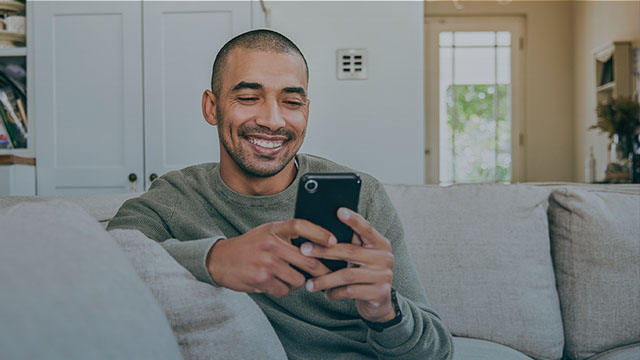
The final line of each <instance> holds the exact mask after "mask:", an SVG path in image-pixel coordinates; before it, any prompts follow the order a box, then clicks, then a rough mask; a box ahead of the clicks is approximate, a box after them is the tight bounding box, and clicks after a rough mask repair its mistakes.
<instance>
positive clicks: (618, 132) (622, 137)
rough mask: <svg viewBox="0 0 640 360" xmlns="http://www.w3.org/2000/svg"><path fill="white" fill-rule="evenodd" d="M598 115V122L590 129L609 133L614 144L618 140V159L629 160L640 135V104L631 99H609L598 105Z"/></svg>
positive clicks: (620, 97) (621, 97)
mask: <svg viewBox="0 0 640 360" xmlns="http://www.w3.org/2000/svg"><path fill="white" fill-rule="evenodd" d="M596 113H597V114H598V121H597V122H596V124H595V125H593V126H591V127H590V128H589V129H599V130H600V131H601V132H606V133H608V134H609V139H611V141H612V142H614V141H615V140H617V145H616V152H617V158H618V159H620V160H626V159H628V158H629V154H631V153H633V150H634V144H635V143H637V141H638V135H639V133H640V104H638V102H637V101H636V100H634V99H632V98H630V97H624V96H619V97H616V98H609V100H607V101H606V102H604V103H600V104H598V107H597V108H596ZM616 138H617V139H616Z"/></svg>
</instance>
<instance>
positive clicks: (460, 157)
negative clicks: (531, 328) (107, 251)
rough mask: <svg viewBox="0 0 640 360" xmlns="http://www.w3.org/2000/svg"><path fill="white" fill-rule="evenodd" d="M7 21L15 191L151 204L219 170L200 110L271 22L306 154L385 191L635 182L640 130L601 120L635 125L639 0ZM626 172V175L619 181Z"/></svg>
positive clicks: (53, 7) (52, 9) (44, 9)
mask: <svg viewBox="0 0 640 360" xmlns="http://www.w3.org/2000/svg"><path fill="white" fill-rule="evenodd" d="M0 9H1V10H0V15H2V17H1V19H3V22H2V24H0V26H1V27H2V29H1V30H0V47H1V48H0V74H2V76H0V103H2V105H3V106H2V107H3V109H0V115H2V119H3V122H2V126H0V194H2V195H10V194H13V195H33V194H36V193H37V194H38V195H82V194H108V193H121V192H129V191H136V192H140V191H144V190H145V189H146V188H148V186H149V184H150V183H151V181H152V180H153V179H155V178H156V177H157V176H161V175H162V174H164V173H166V172H167V171H170V170H176V169H181V168H183V167H186V166H189V165H191V164H196V163H202V162H211V161H218V159H219V147H218V141H217V133H216V129H215V128H214V127H211V126H209V125H208V124H207V123H206V122H205V121H204V120H203V118H202V115H201V110H200V101H201V95H202V92H203V91H204V89H207V88H209V82H210V76H211V66H212V63H213V59H214V57H215V54H216V53H217V51H218V49H219V48H220V47H221V46H222V45H223V44H224V43H225V42H226V41H227V40H229V39H230V38H231V37H233V36H234V35H237V34H239V33H241V32H244V31H247V30H250V29H253V28H263V27H268V28H271V29H274V30H276V31H280V32H282V33H283V34H285V35H286V36H287V37H289V38H291V39H292V40H293V41H294V42H295V43H296V44H297V45H298V46H299V47H300V49H301V50H302V52H303V53H304V55H305V57H306V58H307V61H308V64H309V69H310V87H309V97H310V99H311V100H312V102H311V108H310V119H309V126H308V131H307V138H306V140H305V144H304V145H303V148H302V151H303V152H306V153H312V154H316V155H319V156H323V157H326V158H329V159H331V160H334V161H337V162H340V163H343V164H345V165H347V166H350V167H353V168H355V169H358V170H361V171H365V172H368V173H370V174H372V175H374V176H376V177H377V178H378V179H380V180H381V181H383V182H385V183H405V184H424V183H432V184H450V183H466V182H508V183H513V182H603V181H607V182H629V181H632V176H631V173H629V172H627V175H626V178H625V177H624V176H625V175H624V171H626V170H625V169H629V168H630V167H631V165H632V164H631V163H630V161H632V158H633V152H634V151H636V150H637V148H638V145H637V144H636V143H637V141H636V143H634V142H633V137H634V136H635V138H636V139H637V134H636V135H634V134H633V131H634V129H631V130H620V129H618V128H615V129H613V128H611V129H610V128H608V127H607V126H608V125H607V124H608V123H607V122H606V121H605V122H604V123H601V122H598V115H597V114H596V107H597V104H598V103H599V102H600V103H606V102H607V101H609V99H629V100H628V101H631V103H630V105H629V104H627V103H624V102H617V103H612V106H610V107H609V108H608V109H621V108H622V109H627V110H628V111H627V112H625V113H624V114H627V115H628V114H631V115H628V116H627V118H628V119H629V120H625V121H627V123H628V124H631V125H633V124H636V123H634V121H638V119H637V115H635V116H636V118H635V120H634V118H633V116H634V115H633V109H634V105H633V103H634V101H635V104H637V97H638V90H637V89H638V81H639V80H638V79H639V77H638V72H639V70H638V69H639V65H638V63H639V62H640V60H639V58H640V56H639V55H638V54H639V51H638V48H639V47H640V21H639V20H638V19H640V1H515V0H514V1H424V2H423V1H393V2H391V1H389V2H384V1H355V2H338V1H335V2H334V1H327V2H314V1H286V2H279V1H269V0H266V1H232V2H219V1H198V2H187V1H123V2H118V1H109V2H100V1H75V2H55V1H35V2H29V1H28V2H26V3H23V2H19V1H2V2H0ZM3 93H4V94H5V95H6V96H3V95H2V94H3ZM633 99H635V100H633ZM18 100H19V101H18ZM620 101H622V100H620ZM18 103H20V105H19V104H18ZM625 104H626V105H625ZM624 106H627V107H626V108H625V107H624ZM21 107H22V108H23V110H21V109H20V108H21ZM605 110H606V109H605ZM616 111H617V110H616ZM613 114H614V115H612V116H613V118H615V119H618V118H619V116H618V115H615V114H620V111H618V112H617V113H616V112H615V111H614V112H613ZM615 116H618V117H617V118H616V117H615ZM603 119H605V120H606V116H605V117H604V118H603ZM603 121H604V120H603ZM598 124H600V125H602V126H600V128H599V129H590V127H592V126H594V125H598ZM631 125H629V126H631ZM625 131H626V132H625ZM625 134H628V137H625V136H626V135H625ZM629 138H631V142H630V144H631V145H630V148H628V147H629V146H627V145H625V144H627V139H629ZM3 140H4V141H3ZM625 146H627V148H625ZM623 150H624V151H623ZM639 156H640V155H639ZM625 161H626V162H625ZM611 164H619V165H620V168H619V169H618V168H616V169H612V168H611V166H610V168H609V170H608V172H607V166H608V165H611Z"/></svg>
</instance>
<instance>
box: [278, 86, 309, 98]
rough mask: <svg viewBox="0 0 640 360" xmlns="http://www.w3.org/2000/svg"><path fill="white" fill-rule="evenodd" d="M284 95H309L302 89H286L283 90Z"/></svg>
mask: <svg viewBox="0 0 640 360" xmlns="http://www.w3.org/2000/svg"><path fill="white" fill-rule="evenodd" d="M282 92H283V93H295V94H300V95H302V96H307V94H306V93H305V92H304V89H303V88H301V87H286V88H284V89H282Z"/></svg>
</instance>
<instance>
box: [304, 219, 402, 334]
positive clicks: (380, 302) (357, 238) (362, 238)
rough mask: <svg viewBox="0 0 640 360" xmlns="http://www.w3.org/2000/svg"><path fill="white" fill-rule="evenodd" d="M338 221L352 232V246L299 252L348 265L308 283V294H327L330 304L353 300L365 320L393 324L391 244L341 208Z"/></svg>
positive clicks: (310, 246) (308, 247) (307, 246)
mask: <svg viewBox="0 0 640 360" xmlns="http://www.w3.org/2000/svg"><path fill="white" fill-rule="evenodd" d="M338 218H339V219H340V221H342V222H343V223H345V224H347V225H348V226H349V227H350V228H352V229H353V232H354V233H353V240H352V243H351V244H345V243H342V244H337V245H334V246H332V247H330V248H327V247H323V246H321V245H317V244H312V243H304V244H302V246H301V247H300V250H301V251H302V253H303V254H304V255H307V256H313V257H317V258H323V259H332V260H344V261H347V262H348V264H349V265H348V266H347V267H346V268H344V269H341V270H338V271H334V272H332V273H329V274H326V275H323V276H319V277H316V278H313V279H310V280H308V281H307V283H306V288H307V290H309V291H311V292H316V291H321V290H326V292H325V296H326V298H327V299H329V300H342V299H354V300H355V305H356V308H357V309H358V313H360V316H361V317H362V318H364V319H366V320H369V321H372V322H386V321H389V320H392V319H393V318H394V317H395V311H394V307H393V304H392V302H391V282H392V280H393V265H394V263H395V260H394V257H393V253H392V251H391V242H390V241H389V240H388V239H387V238H385V237H384V236H382V235H381V234H380V233H378V231H376V229H375V228H374V227H373V226H372V225H371V224H370V223H369V222H368V221H367V220H365V219H364V218H363V217H362V216H361V215H360V214H358V213H356V212H353V211H351V210H349V209H346V208H340V209H339V210H338Z"/></svg>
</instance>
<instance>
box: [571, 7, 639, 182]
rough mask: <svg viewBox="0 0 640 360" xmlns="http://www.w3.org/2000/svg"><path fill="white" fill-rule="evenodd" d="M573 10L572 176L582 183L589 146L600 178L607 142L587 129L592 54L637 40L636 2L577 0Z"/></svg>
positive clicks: (592, 119) (592, 97) (591, 114)
mask: <svg viewBox="0 0 640 360" xmlns="http://www.w3.org/2000/svg"><path fill="white" fill-rule="evenodd" d="M573 10H574V20H573V32H574V34H575V38H574V57H575V68H574V86H573V87H574V89H575V93H574V114H575V124H574V132H575V154H576V156H575V161H576V162H575V169H576V173H575V176H576V180H578V181H584V178H585V174H584V173H585V171H584V164H585V159H586V158H587V157H588V156H589V147H591V146H593V150H594V155H595V157H596V167H597V170H598V172H599V173H601V176H603V175H604V174H603V169H604V167H605V166H606V159H607V150H606V149H607V144H608V142H609V139H608V137H607V135H604V134H599V132H598V131H596V130H588V128H589V126H591V125H594V124H595V123H596V113H595V108H596V105H597V104H596V92H595V88H596V75H595V60H594V58H593V53H594V50H596V49H598V48H599V47H601V46H603V45H605V44H607V43H610V42H612V41H623V40H636V41H640V1H611V2H605V1H594V2H582V1H580V2H576V3H574V4H573ZM636 46H637V45H636Z"/></svg>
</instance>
